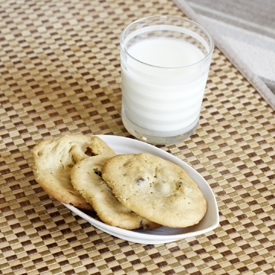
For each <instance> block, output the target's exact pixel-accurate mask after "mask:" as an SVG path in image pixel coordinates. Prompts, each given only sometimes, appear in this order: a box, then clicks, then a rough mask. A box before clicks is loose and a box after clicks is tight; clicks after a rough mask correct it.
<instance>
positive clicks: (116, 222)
mask: <svg viewBox="0 0 275 275" xmlns="http://www.w3.org/2000/svg"><path fill="white" fill-rule="evenodd" d="M112 156H113V155H99V156H94V157H89V158H86V159H83V160H82V161H80V162H78V163H76V164H75V166H74V167H73V168H72V170H71V173H70V175H71V181H72V185H73V187H74V188H75V189H76V190H78V192H79V193H80V194H81V195H82V196H83V197H84V198H85V199H86V200H87V201H88V202H89V203H90V204H91V205H92V207H93V209H94V210H95V212H96V213H97V215H98V217H99V218H100V219H101V220H102V221H103V222H105V223H106V224H109V225H112V226H116V227H120V228H124V229H137V228H143V229H151V228H156V227H159V225H157V224H155V223H153V222H151V221H149V220H147V219H144V218H143V217H141V216H139V215H138V214H136V213H134V212H133V211H131V210H130V209H128V208H127V207H125V206H124V205H122V204H121V203H120V202H119V201H118V200H117V199H116V197H115V196H114V195H113V194H112V191H111V189H110V187H109V186H108V185H107V184H106V182H105V181H104V180H103V179H102V177H101V169H102V167H103V165H104V164H105V162H106V161H107V160H108V159H110V158H111V157H112Z"/></svg>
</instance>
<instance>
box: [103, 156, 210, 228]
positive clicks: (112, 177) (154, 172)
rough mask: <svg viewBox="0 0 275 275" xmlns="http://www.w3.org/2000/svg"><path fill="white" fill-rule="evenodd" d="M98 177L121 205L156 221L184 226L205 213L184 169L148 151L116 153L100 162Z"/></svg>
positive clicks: (205, 203)
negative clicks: (100, 172)
mask: <svg viewBox="0 0 275 275" xmlns="http://www.w3.org/2000/svg"><path fill="white" fill-rule="evenodd" d="M102 178H103V179H104V180H105V181H106V182H107V184H108V185H109V186H110V187H111V189H112V192H113V193H114V195H115V196H116V197H117V199H118V200H119V201H120V202H121V203H122V204H123V205H125V206H126V207H127V208H129V209H131V210H132V211H134V212H136V213H138V214H139V215H140V216H142V217H145V218H146V219H148V220H151V221H154V222H156V223H159V224H162V225H165V226H169V227H177V228H179V227H188V226H192V225H195V224H197V223H199V221H200V220H201V219H202V218H203V217H204V215H205V213H206V209H207V202H206V199H205V198H204V195H203V193H202V192H201V190H200V189H199V188H198V186H197V184H196V183H195V182H194V181H193V180H192V179H191V178H190V177H189V175H188V174H187V173H186V171H185V170H184V169H183V168H181V167H180V166H178V165H176V164H174V163H172V162H170V161H167V160H164V159H162V158H159V157H156V156H153V155H151V154H148V153H141V154H137V155H134V154H124V155H117V156H115V157H113V158H111V159H110V160H108V161H107V162H106V163H105V165H104V166H103V168H102Z"/></svg>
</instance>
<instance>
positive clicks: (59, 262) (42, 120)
mask: <svg viewBox="0 0 275 275" xmlns="http://www.w3.org/2000/svg"><path fill="white" fill-rule="evenodd" d="M152 14H170V15H179V16H184V15H183V14H182V12H181V11H180V10H179V9H178V8H177V7H176V6H175V5H174V3H173V2H172V1H169V0H156V1H152V2H151V1H145V0H141V1H134V0H127V1H126V2H125V1H115V0H113V1H111V0H107V1H93V0H66V1H65V0H62V1H60V0H58V1H57V0H51V1H48V0H41V1H35V0H30V1H23V0H19V1H15V0H14V1H4V0H1V1H0V16H1V21H0V106H1V107H0V138H1V140H0V154H1V157H0V229H1V232H0V274H5V275H7V274H18V275H20V274H21V275H23V274H28V275H33V274H66V275H69V274H81V275H84V274H85V275H86V274H193V275H200V274H220V275H221V274H232V275H233V274H251V275H252V274H274V273H275V268H274V263H275V248H274V247H275V235H274V231H275V222H274V220H275V211H274V207H275V198H274V193H275V185H274V183H275V176H274V172H275V164H274V159H275V152H274V147H275V138H274V137H275V112H274V111H273V110H272V108H271V107H269V105H268V104H267V103H266V102H265V101H264V100H263V99H262V97H261V96H260V95H259V93H258V92H257V91H256V90H255V89H254V88H253V87H252V86H251V85H250V84H249V82H248V81H247V80H246V79H245V78H244V77H243V76H242V75H241V74H240V73H239V72H238V70H237V69H236V68H235V67H234V66H233V65H232V64H231V63H230V62H229V61H228V60H227V59H226V58H225V57H224V55H223V54H222V53H221V52H220V51H219V50H218V49H215V51H214V55H213V62H212V65H211V69H210V75H209V80H208V83H207V87H206V92H205V98H204V101H203V106H202V111H201V119H200V125H199V127H198V129H197V131H196V133H195V134H194V135H193V136H192V137H191V138H189V139H187V140H186V141H185V142H183V143H181V144H177V145H169V146H163V147H161V148H162V149H163V150H165V151H167V152H170V153H172V154H173V155H175V156H177V157H179V158H180V159H182V160H184V161H186V162H187V163H189V164H190V165H191V166H192V167H193V168H195V169H196V170H197V171H198V172H199V173H200V174H201V175H202V176H203V177H204V178H205V179H206V180H207V181H208V182H209V184H210V185H211V187H212V189H213V191H214V193H215V195H216V197H217V202H218V206H219V211H220V226H219V227H218V228H217V229H215V230H214V231H212V232H209V233H207V234H205V235H200V236H198V237H194V238H188V239H183V240H180V241H178V242H172V243H169V244H165V245H141V244H135V243H131V242H127V241H124V240H121V239H118V238H115V237H112V236H110V235H108V234H107V233H104V232H102V231H100V230H98V229H96V228H94V227H93V226H91V225H90V224H89V223H87V222H86V221H85V220H83V219H82V218H80V217H78V216H76V215H74V214H72V213H71V212H70V211H69V210H68V209H67V208H65V207H64V206H63V205H62V204H61V203H60V202H58V201H56V200H54V199H53V198H51V197H49V196H48V195H47V194H46V193H45V192H44V191H43V190H42V188H41V187H40V186H39V185H38V184H37V183H36V181H35V180H34V176H33V172H32V165H33V160H32V156H31V152H30V150H31V148H33V146H34V145H35V144H36V143H37V142H38V141H40V140H42V139H45V138H48V137H50V136H53V137H59V136H60V135H61V134H63V133H83V134H87V135H88V134H112V135H120V136H129V134H128V133H127V131H126V130H125V128H124V126H123V124H122V122H121V116H120V108H121V89H120V58H119V36H120V33H121V31H122V29H123V28H124V27H125V26H126V25H127V24H129V23H130V22H132V21H133V20H135V19H137V18H140V17H144V16H148V15H152Z"/></svg>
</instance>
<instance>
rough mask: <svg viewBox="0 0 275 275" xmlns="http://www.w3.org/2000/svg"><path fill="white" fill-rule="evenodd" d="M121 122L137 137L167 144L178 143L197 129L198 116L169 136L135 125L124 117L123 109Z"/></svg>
mask: <svg viewBox="0 0 275 275" xmlns="http://www.w3.org/2000/svg"><path fill="white" fill-rule="evenodd" d="M122 122H123V124H124V127H125V128H126V130H127V131H128V132H129V133H130V134H131V135H133V136H134V137H136V138H137V139H139V140H142V141H144V142H147V143H150V144H154V145H167V144H176V143H180V142H182V141H183V140H185V139H187V138H188V137H190V136H191V135H192V134H193V133H194V132H195V131H196V129H197V126H198V123H199V117H198V118H197V119H196V120H195V122H194V123H192V125H190V126H189V127H187V128H185V129H183V130H182V131H181V134H176V135H171V136H162V135H163V134H162V135H161V136H160V135H157V133H154V132H153V131H150V130H147V129H143V128H141V127H139V126H137V125H136V124H134V123H133V122H131V121H130V120H129V119H128V118H127V117H126V115H125V113H124V112H123V111H122Z"/></svg>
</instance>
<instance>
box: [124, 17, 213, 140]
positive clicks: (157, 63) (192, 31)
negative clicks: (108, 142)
mask: <svg viewBox="0 0 275 275" xmlns="http://www.w3.org/2000/svg"><path fill="white" fill-rule="evenodd" d="M120 48H121V49H120V53H121V78H122V79H121V81H122V111H121V114H122V121H123V124H124V126H125V128H126V129H127V130H128V132H129V133H131V134H132V135H133V136H135V137H136V138H138V139H140V140H143V141H145V142H148V143H151V144H172V143H178V142H181V141H183V140H184V139H186V138H188V137H189V136H190V135H192V134H193V133H194V132H195V130H196V128H197V125H198V122H199V117H200V109H201V104H202V100H203V95H204V91H205V85H206V81H207V78H208V72H209V67H210V63H211V58H212V53H213V49H214V42H213V39H212V38H211V36H210V35H209V33H208V32H207V31H206V30H205V29H204V28H203V27H201V26H200V25H198V24H197V23H195V22H193V21H190V20H188V19H185V18H181V17H174V16H151V17H147V18H142V19H139V20H137V21H135V22H133V23H131V24H130V25H129V26H127V27H126V28H125V29H124V30H123V32H122V34H121V38H120Z"/></svg>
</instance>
